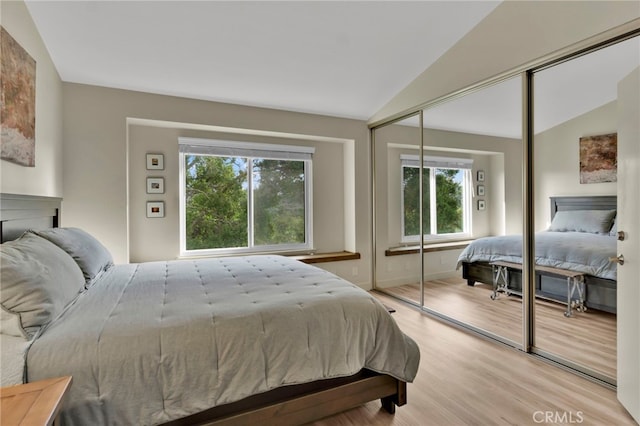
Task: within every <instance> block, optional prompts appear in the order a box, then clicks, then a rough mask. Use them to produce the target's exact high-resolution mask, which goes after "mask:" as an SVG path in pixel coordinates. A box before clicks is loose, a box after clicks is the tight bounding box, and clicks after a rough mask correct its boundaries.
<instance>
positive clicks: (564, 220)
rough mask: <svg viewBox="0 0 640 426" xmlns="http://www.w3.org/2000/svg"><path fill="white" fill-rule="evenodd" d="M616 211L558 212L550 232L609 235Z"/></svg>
mask: <svg viewBox="0 0 640 426" xmlns="http://www.w3.org/2000/svg"><path fill="white" fill-rule="evenodd" d="M615 215H616V211H615V210H564V211H560V212H556V214H555V216H554V217H553V220H552V221H551V226H550V227H549V231H555V232H589V233H592V234H608V233H609V230H610V229H611V224H612V222H613V218H614V217H615Z"/></svg>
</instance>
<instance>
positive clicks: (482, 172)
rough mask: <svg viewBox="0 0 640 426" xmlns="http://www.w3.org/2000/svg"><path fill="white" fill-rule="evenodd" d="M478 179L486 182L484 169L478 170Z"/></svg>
mask: <svg viewBox="0 0 640 426" xmlns="http://www.w3.org/2000/svg"><path fill="white" fill-rule="evenodd" d="M476 179H477V180H478V182H484V170H478V173H477V174H476Z"/></svg>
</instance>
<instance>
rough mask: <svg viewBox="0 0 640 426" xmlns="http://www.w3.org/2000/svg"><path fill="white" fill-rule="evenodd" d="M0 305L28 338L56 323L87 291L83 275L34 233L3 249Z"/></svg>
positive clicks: (0, 258)
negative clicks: (73, 302)
mask: <svg viewBox="0 0 640 426" xmlns="http://www.w3.org/2000/svg"><path fill="white" fill-rule="evenodd" d="M0 275H1V276H2V280H1V283H0V304H1V305H2V308H3V309H4V310H6V311H7V312H9V313H10V314H13V315H18V316H19V321H20V327H21V329H22V331H23V332H24V335H25V336H26V337H29V338H30V337H32V336H33V335H34V334H35V333H37V332H38V330H39V329H40V327H42V326H44V325H46V324H48V323H49V322H50V321H51V320H53V319H55V318H56V317H57V316H58V315H60V314H61V313H62V311H63V310H64V309H65V308H66V307H67V305H69V303H71V302H72V301H73V300H74V299H75V298H76V297H77V296H78V294H79V293H80V292H81V291H83V290H84V278H83V276H82V271H81V270H80V268H79V267H78V265H77V264H76V263H75V262H74V261H73V259H72V258H71V257H70V256H69V255H68V254H67V253H65V252H64V250H62V249H60V248H59V247H57V246H56V245H55V244H53V243H51V242H49V241H47V240H45V239H44V238H40V237H39V236H37V235H34V234H31V233H28V232H27V233H25V234H24V235H23V236H22V237H20V238H18V239H17V240H15V241H9V242H6V243H4V244H2V245H1V246H0Z"/></svg>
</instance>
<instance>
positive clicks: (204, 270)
mask: <svg viewBox="0 0 640 426" xmlns="http://www.w3.org/2000/svg"><path fill="white" fill-rule="evenodd" d="M0 201H1V202H2V209H1V214H2V216H1V219H2V220H1V221H0V222H1V223H2V235H3V244H2V265H1V266H2V274H3V280H2V293H1V294H2V300H1V302H2V308H3V309H2V310H1V311H2V318H1V324H0V325H1V330H0V331H1V332H2V334H0V337H1V338H2V368H3V379H7V377H11V376H12V375H13V377H14V379H15V378H18V376H20V375H21V373H22V374H24V376H22V377H19V379H24V380H25V381H36V380H40V379H44V378H48V377H58V376H72V377H73V385H72V386H71V389H70V392H69V394H68V396H67V399H66V400H65V402H64V404H63V407H62V411H61V413H60V416H61V420H62V422H63V424H69V425H79V424H96V425H98V424H140V425H143V424H150V425H151V424H153V425H155V424H174V425H175V424H204V423H206V424H210V423H211V422H221V423H224V422H227V423H234V424H254V423H258V422H261V423H265V424H302V423H306V422H309V421H312V420H315V419H318V418H321V417H325V416H328V415H331V414H334V413H337V412H340V411H344V410H346V409H349V408H352V407H354V406H357V405H359V404H362V403H364V402H367V401H371V400H375V399H378V398H379V399H381V400H382V405H383V407H384V408H385V409H386V410H388V411H390V412H393V411H394V410H395V406H396V405H403V404H404V403H405V402H406V383H407V382H411V381H412V380H413V379H414V378H415V375H416V373H417V368H418V364H419V351H418V348H417V345H416V344H415V342H414V341H413V340H412V339H410V338H409V337H408V336H406V335H404V334H403V333H402V332H401V331H400V329H399V328H398V326H397V324H396V323H395V321H394V320H393V318H392V317H391V315H390V314H389V313H388V312H387V310H386V309H385V307H384V306H383V305H382V304H380V302H378V301H377V300H376V299H375V298H373V297H372V296H371V295H369V294H368V293H367V292H366V291H364V290H362V289H360V288H359V287H357V286H355V285H354V284H351V283H349V282H347V281H345V280H342V279H341V278H339V277H337V276H335V275H333V274H330V273H328V272H326V271H324V270H322V269H319V268H316V267H313V266H311V265H306V264H304V263H302V262H299V261H296V260H293V259H290V258H287V257H282V256H243V257H229V258H218V259H208V260H202V259H198V260H176V261H168V262H149V263H142V264H126V265H113V263H112V261H111V256H110V254H109V252H108V251H107V250H106V249H105V248H104V246H102V245H101V244H100V242H99V241H97V240H96V239H95V238H93V237H92V236H90V235H89V234H87V233H86V232H84V231H82V230H79V229H76V228H57V227H56V226H57V225H58V223H59V211H60V210H59V209H60V207H59V203H60V200H59V199H47V198H44V197H26V196H12V195H7V194H2V198H1V199H0ZM42 212H45V213H46V214H45V215H44V216H43V215H42ZM52 213H53V214H52ZM25 226H26V228H28V229H30V230H29V231H28V232H25V233H24V234H20V232H21V230H20V228H25ZM18 235H19V236H18ZM16 237H17V239H16ZM5 241H6V242H5ZM25 287H26V289H25ZM21 360H22V361H23V363H22V365H21V364H20V361H21ZM12 364H14V365H13V370H14V371H13V373H12V374H9V375H8V376H7V374H5V371H4V370H5V368H8V367H11V365H12ZM3 382H4V380H3Z"/></svg>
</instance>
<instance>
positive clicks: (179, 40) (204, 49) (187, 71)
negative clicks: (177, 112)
mask: <svg viewBox="0 0 640 426" xmlns="http://www.w3.org/2000/svg"><path fill="white" fill-rule="evenodd" d="M499 3H500V2H499V1H466V2H461V1H453V2H452V1H417V2H401V1H371V2H368V1H355V2H343V1H319V2H303V1H285V2H271V1H255V2H249V1H233V2H222V1H193V2H192V1H152V2H149V1H31V0H27V1H26V4H27V7H28V9H29V12H30V13H31V16H32V17H33V20H34V22H35V24H36V27H37V28H38V31H39V32H40V34H41V36H42V39H43V40H44V43H45V45H46V46H47V49H48V51H49V53H50V55H51V57H52V59H53V62H54V64H55V66H56V68H57V70H58V72H59V74H60V77H61V78H62V80H63V81H67V82H75V83H84V84H91V85H98V86H106V87H115V88H122V89H129V90H137V91H143V92H150V93H158V94H165V95H175V96H181V97H187V98H195V99H204V100H212V101H220V102H229V103H234V104H242V105H252V106H261V107H268V108H277V109H284V110H290V111H300V112H309V113H317V114H325V115H332V116H339V117H348V118H357V119H363V120H366V119H368V118H369V117H371V116H372V115H373V114H374V113H375V112H377V111H378V110H379V109H380V108H382V107H383V106H384V105H385V104H386V103H387V102H388V101H389V100H391V98H392V97H393V96H394V95H396V94H397V93H398V92H399V91H400V90H401V89H403V88H404V87H405V86H407V85H408V84H409V83H410V82H411V81H412V80H413V79H414V78H415V77H417V76H418V75H419V74H420V73H421V72H422V71H424V70H425V69H426V68H427V67H429V65H430V64H432V63H433V62H434V61H435V60H436V59H438V58H439V57H440V56H441V55H442V54H443V53H444V52H445V51H446V50H448V49H449V48H450V47H451V46H452V45H453V44H455V43H456V42H457V41H458V40H459V39H460V38H462V37H463V36H464V35H465V34H466V33H467V32H468V31H469V30H470V29H471V28H472V27H474V26H475V25H476V24H477V23H478V22H480V21H481V20H482V19H483V18H484V17H485V16H486V15H488V14H489V13H490V12H491V11H492V10H493V9H494V8H495V7H496V6H497V5H498V4H499Z"/></svg>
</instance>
